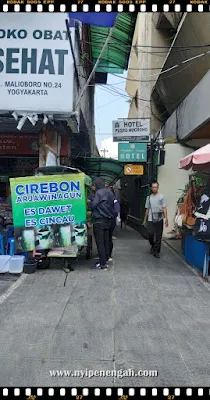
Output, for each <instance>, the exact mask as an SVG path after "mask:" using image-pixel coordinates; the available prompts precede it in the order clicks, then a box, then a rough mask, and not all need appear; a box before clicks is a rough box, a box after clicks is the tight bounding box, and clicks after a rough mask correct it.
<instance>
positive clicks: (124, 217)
mask: <svg viewBox="0 0 210 400" xmlns="http://www.w3.org/2000/svg"><path fill="white" fill-rule="evenodd" d="M129 212H130V206H129V203H128V201H127V199H126V198H125V196H122V200H121V203H120V219H121V229H123V226H124V227H125V229H126V226H127V222H128V214H129Z"/></svg>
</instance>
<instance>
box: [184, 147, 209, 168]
mask: <svg viewBox="0 0 210 400" xmlns="http://www.w3.org/2000/svg"><path fill="white" fill-rule="evenodd" d="M179 168H181V169H186V170H189V169H191V168H192V169H193V171H207V170H209V168H210V144H207V145H206V146H204V147H201V148H200V149H198V150H196V151H194V152H193V153H191V154H189V155H188V156H186V157H184V158H182V160H180V163H179Z"/></svg>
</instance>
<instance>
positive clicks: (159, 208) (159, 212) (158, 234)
mask: <svg viewBox="0 0 210 400" xmlns="http://www.w3.org/2000/svg"><path fill="white" fill-rule="evenodd" d="M151 189H152V194H151V195H150V196H148V197H147V200H146V204H145V208H146V212H145V217H144V222H143V225H144V226H146V222H147V218H148V230H149V242H150V245H151V254H153V255H154V257H156V258H160V249H161V240H162V235H163V221H164V218H165V226H166V227H168V215H167V204H166V201H165V198H164V196H163V194H161V193H159V184H158V183H157V182H153V183H152V185H151Z"/></svg>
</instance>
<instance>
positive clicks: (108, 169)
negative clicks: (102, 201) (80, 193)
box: [75, 157, 124, 185]
mask: <svg viewBox="0 0 210 400" xmlns="http://www.w3.org/2000/svg"><path fill="white" fill-rule="evenodd" d="M75 164H76V166H77V167H78V168H81V169H82V170H83V171H84V172H85V173H86V174H87V175H89V176H90V177H91V178H92V179H95V178H97V177H100V178H103V179H104V180H105V182H106V184H107V185H111V184H112V185H113V184H114V183H116V182H117V181H118V180H119V179H120V178H122V177H123V175H124V164H123V163H120V162H119V161H117V160H114V159H112V158H104V157H87V158H85V159H84V158H82V157H78V158H77V159H76V160H75Z"/></svg>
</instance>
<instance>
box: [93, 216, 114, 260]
mask: <svg viewBox="0 0 210 400" xmlns="http://www.w3.org/2000/svg"><path fill="white" fill-rule="evenodd" d="M109 231H110V221H109V220H107V221H106V220H104V221H100V222H95V223H94V224H93V233H94V236H95V241H96V246H97V249H98V256H99V262H100V265H105V264H106V263H107V261H108V259H109Z"/></svg>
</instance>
